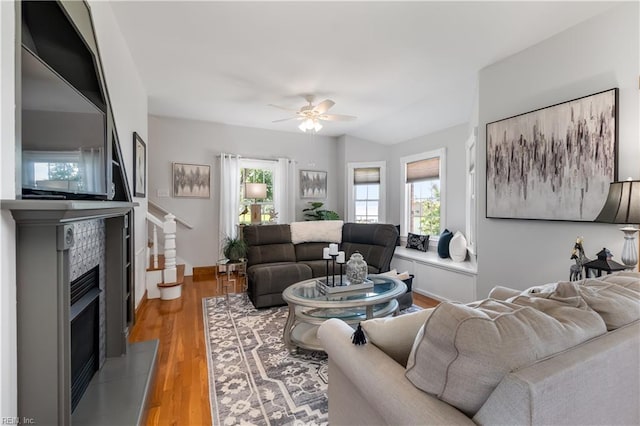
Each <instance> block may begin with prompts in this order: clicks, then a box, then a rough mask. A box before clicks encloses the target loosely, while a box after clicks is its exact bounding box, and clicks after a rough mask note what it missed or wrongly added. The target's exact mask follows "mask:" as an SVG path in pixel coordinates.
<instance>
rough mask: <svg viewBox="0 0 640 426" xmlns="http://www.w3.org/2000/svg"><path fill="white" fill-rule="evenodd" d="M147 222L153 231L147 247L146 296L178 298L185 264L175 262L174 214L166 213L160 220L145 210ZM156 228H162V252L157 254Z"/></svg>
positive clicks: (149, 297)
mask: <svg viewBox="0 0 640 426" xmlns="http://www.w3.org/2000/svg"><path fill="white" fill-rule="evenodd" d="M147 223H149V224H150V225H151V226H152V233H153V241H152V242H151V244H150V247H149V249H150V253H149V256H148V258H149V265H147V298H148V299H157V298H160V299H162V300H173V299H178V298H180V297H181V296H182V284H183V283H184V270H185V265H184V264H180V265H177V264H176V220H175V216H174V215H172V214H171V213H167V214H166V215H165V216H164V220H161V219H159V218H158V217H157V216H155V215H154V214H152V213H150V212H147ZM186 225H187V226H188V224H186ZM158 228H161V229H162V233H161V235H162V237H163V247H164V254H158V247H159V245H158V243H159V241H158Z"/></svg>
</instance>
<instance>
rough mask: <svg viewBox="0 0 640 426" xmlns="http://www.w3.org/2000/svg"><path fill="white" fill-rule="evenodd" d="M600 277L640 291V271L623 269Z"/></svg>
mask: <svg viewBox="0 0 640 426" xmlns="http://www.w3.org/2000/svg"><path fill="white" fill-rule="evenodd" d="M598 279H599V280H600V281H605V282H608V283H614V284H617V285H619V286H622V287H624V288H627V289H629V290H633V291H635V292H638V293H640V273H638V272H629V271H622V272H617V273H614V274H610V275H607V276H604V277H601V278H598Z"/></svg>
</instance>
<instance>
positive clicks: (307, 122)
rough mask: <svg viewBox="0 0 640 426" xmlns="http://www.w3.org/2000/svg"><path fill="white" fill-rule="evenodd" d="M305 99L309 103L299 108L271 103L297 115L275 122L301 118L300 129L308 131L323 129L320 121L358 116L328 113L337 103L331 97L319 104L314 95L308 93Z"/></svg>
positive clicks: (346, 119)
mask: <svg viewBox="0 0 640 426" xmlns="http://www.w3.org/2000/svg"><path fill="white" fill-rule="evenodd" d="M304 99H305V100H306V101H307V102H308V105H305V106H303V107H301V108H300V109H298V110H296V109H291V108H287V107H282V106H278V105H273V104H269V105H270V106H272V107H275V108H280V109H283V110H285V111H290V112H295V115H294V116H293V117H288V118H282V119H280V120H274V121H273V122H274V123H279V122H281V121H288V120H300V121H302V123H300V125H299V126H298V128H299V129H300V130H302V131H303V132H306V131H307V130H314V131H316V132H317V131H319V130H320V129H322V124H320V121H352V120H355V119H356V118H357V117H354V116H353V115H343V114H327V111H328V110H329V109H330V108H331V107H332V106H334V105H335V102H333V101H332V100H331V99H325V100H324V101H322V102H320V103H319V104H317V105H313V101H314V96H313V95H306V96H305V97H304Z"/></svg>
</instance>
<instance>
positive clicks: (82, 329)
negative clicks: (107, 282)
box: [69, 265, 100, 411]
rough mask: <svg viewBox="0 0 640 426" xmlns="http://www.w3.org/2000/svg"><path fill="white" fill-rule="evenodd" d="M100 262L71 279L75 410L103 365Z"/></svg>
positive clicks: (72, 403) (72, 374)
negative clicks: (101, 351) (100, 351)
mask: <svg viewBox="0 0 640 426" xmlns="http://www.w3.org/2000/svg"><path fill="white" fill-rule="evenodd" d="M99 279H100V274H99V265H97V266H95V267H94V268H93V269H91V270H89V271H88V272H86V273H85V274H83V275H82V276H80V277H78V278H77V279H75V280H74V281H72V282H71V289H70V290H71V291H70V295H71V297H70V302H71V306H70V310H69V313H70V315H69V317H70V321H71V411H73V410H75V408H76V406H77V405H78V402H80V399H81V398H82V395H83V394H84V392H85V390H86V389H87V387H88V386H89V382H91V378H92V377H93V375H94V374H95V373H96V371H98V369H99V368H100V364H99V360H100V353H99V350H100V349H99V348H100V301H99V297H100V282H99Z"/></svg>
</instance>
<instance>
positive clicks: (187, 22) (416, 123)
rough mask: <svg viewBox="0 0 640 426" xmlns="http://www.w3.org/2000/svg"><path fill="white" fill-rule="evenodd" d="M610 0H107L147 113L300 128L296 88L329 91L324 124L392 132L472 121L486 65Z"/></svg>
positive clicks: (374, 133) (365, 134)
mask: <svg viewBox="0 0 640 426" xmlns="http://www.w3.org/2000/svg"><path fill="white" fill-rule="evenodd" d="M613 6H615V4H613V3H610V2H575V1H574V2H366V1H358V2H327V1H324V2H309V1H302V2H271V1H267V2H185V1H159V2H156V1H151V2H149V1H144V2H141V1H133V2H130V1H114V2H112V8H113V11H114V13H115V16H116V19H117V21H118V24H119V25H120V28H121V29H122V33H123V34H124V37H125V39H126V41H127V43H128V45H129V47H130V50H131V54H132V56H133V58H134V61H135V63H136V65H137V67H138V69H139V72H140V76H141V78H142V81H143V84H144V85H145V87H146V89H147V93H148V95H149V113H150V114H156V115H165V116H172V117H183V118H190V119H197V120H206V121H214V122H220V123H226V124H231V125H238V126H248V127H257V128H263V129H273V130H280V131H291V132H299V130H298V129H297V127H296V126H297V124H298V122H297V121H285V122H281V123H272V121H273V120H277V119H281V118H286V117H287V116H288V113H287V112H286V111H282V110H278V109H276V108H273V107H270V106H268V104H277V105H282V106H285V107H291V108H296V109H297V108H299V107H301V106H303V105H304V104H305V101H304V99H303V98H302V95H304V94H314V95H315V96H316V99H317V101H320V100H323V99H325V98H329V99H332V100H334V101H335V102H336V105H335V106H334V107H333V108H332V109H331V111H330V113H334V114H348V115H355V116H357V117H358V119H357V120H356V121H353V122H330V123H325V126H324V128H323V129H322V130H321V131H320V133H321V134H325V135H332V136H339V135H342V134H348V135H350V136H354V137H359V138H363V139H367V140H371V141H376V142H380V143H396V142H401V141H405V140H408V139H411V138H414V137H417V136H421V135H424V134H428V133H432V132H434V131H437V130H440V129H444V128H447V127H450V126H452V125H456V124H460V123H464V122H467V121H469V119H470V115H471V112H472V111H471V110H472V106H473V103H474V100H475V96H476V76H477V72H478V71H479V70H480V69H482V68H483V67H485V66H487V65H489V64H492V63H494V62H496V61H499V60H501V59H502V58H505V57H507V56H509V55H511V54H513V53H515V52H518V51H520V50H522V49H524V48H526V47H528V46H531V45H533V44H536V43H538V42H540V41H542V40H544V39H546V38H549V37H550V36H552V35H554V34H557V33H558V32H561V31H563V30H565V29H566V28H569V27H571V26H573V25H575V24H577V23H579V22H582V21H584V20H586V19H588V18H590V17H592V16H595V15H597V14H600V13H602V12H603V11H605V10H607V9H609V8H611V7H613Z"/></svg>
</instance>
